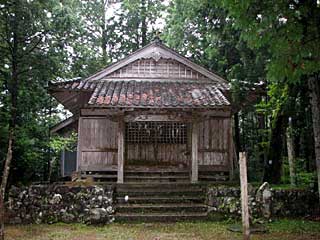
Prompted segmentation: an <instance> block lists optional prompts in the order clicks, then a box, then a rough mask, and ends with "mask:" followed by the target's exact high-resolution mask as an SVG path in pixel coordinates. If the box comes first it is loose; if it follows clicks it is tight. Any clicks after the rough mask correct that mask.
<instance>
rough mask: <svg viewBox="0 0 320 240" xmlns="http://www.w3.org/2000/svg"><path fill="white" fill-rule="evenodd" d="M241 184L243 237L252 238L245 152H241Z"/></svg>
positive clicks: (246, 239) (245, 238) (247, 239)
mask: <svg viewBox="0 0 320 240" xmlns="http://www.w3.org/2000/svg"><path fill="white" fill-rule="evenodd" d="M239 165H240V184H241V209H242V225H243V239H244V240H249V239H250V226H249V208H248V182H247V156H246V153H245V152H240V153H239Z"/></svg>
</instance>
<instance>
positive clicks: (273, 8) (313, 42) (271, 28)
mask: <svg viewBox="0 0 320 240" xmlns="http://www.w3.org/2000/svg"><path fill="white" fill-rule="evenodd" d="M221 4H222V5H223V6H224V7H225V9H227V10H228V12H229V15H230V17H231V18H232V19H234V22H235V27H237V28H238V29H239V30H241V35H242V38H243V39H245V40H246V41H247V42H248V44H249V45H250V46H251V47H252V48H255V49H259V48H260V47H262V46H264V47H265V46H267V47H268V49H269V52H270V54H271V59H270V62H269V64H268V78H269V79H270V80H271V81H273V82H274V83H278V82H284V83H291V84H297V83H299V81H308V82H309V86H310V88H309V90H310V93H311V105H312V117H313V132H314V142H315V156H316V165H317V174H318V186H319V196H320V141H319V139H320V120H319V118H320V117H319V116H320V101H319V90H318V89H319V73H320V64H319V59H320V28H319V22H320V7H319V3H318V1H315V0H305V1H300V0H298V1H285V0H281V1H276V2H274V1H256V0H245V1H241V2H235V1H232V0H226V1H223V2H221Z"/></svg>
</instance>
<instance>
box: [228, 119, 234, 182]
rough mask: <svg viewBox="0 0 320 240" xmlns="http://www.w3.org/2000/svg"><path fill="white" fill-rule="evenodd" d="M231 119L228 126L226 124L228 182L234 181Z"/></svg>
mask: <svg viewBox="0 0 320 240" xmlns="http://www.w3.org/2000/svg"><path fill="white" fill-rule="evenodd" d="M231 120H232V118H230V119H229V124H228V128H229V131H228V143H229V144H228V148H229V149H228V157H229V181H233V179H234V163H233V159H234V158H233V156H234V155H233V149H234V145H233V133H232V129H233V126H232V121H231Z"/></svg>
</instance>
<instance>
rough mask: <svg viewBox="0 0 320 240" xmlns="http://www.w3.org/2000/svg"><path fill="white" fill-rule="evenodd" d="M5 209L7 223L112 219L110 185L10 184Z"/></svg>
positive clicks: (103, 221) (99, 221) (104, 221)
mask: <svg viewBox="0 0 320 240" xmlns="http://www.w3.org/2000/svg"><path fill="white" fill-rule="evenodd" d="M7 209H8V211H7V222H9V223H54V222H66V223H70V222H79V223H88V224H97V223H108V222H113V221H114V217H113V213H114V209H113V187H112V186H84V187H75V186H71V187H69V186H65V185H33V186H30V187H22V188H16V187H12V188H11V190H10V192H9V199H8V202H7Z"/></svg>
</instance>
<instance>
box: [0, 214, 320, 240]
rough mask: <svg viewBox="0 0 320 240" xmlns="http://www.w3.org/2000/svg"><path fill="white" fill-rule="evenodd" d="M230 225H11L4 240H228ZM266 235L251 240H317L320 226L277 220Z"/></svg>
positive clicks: (268, 226)
mask: <svg viewBox="0 0 320 240" xmlns="http://www.w3.org/2000/svg"><path fill="white" fill-rule="evenodd" d="M229 224H230V223H229V222H226V221H222V222H209V221H207V222H181V223H135V224H125V223H114V224H111V225H106V226H101V227H97V226H86V225H83V224H62V223H57V224H53V225H45V224H41V225H13V226H8V227H7V228H6V239H7V240H63V239H68V240H180V239H181V240H182V239H183V240H230V239H235V240H237V239H242V236H241V234H239V233H234V232H230V231H228V230H227V227H228V226H229ZM267 228H268V229H269V232H268V233H265V234H255V235H253V236H252V239H253V240H274V239H279V240H280V239H281V240H289V239H298V240H300V239H301V240H302V239H310V240H316V239H320V223H319V222H310V221H302V220H287V219H284V220H279V221H276V222H272V223H269V224H267Z"/></svg>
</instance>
